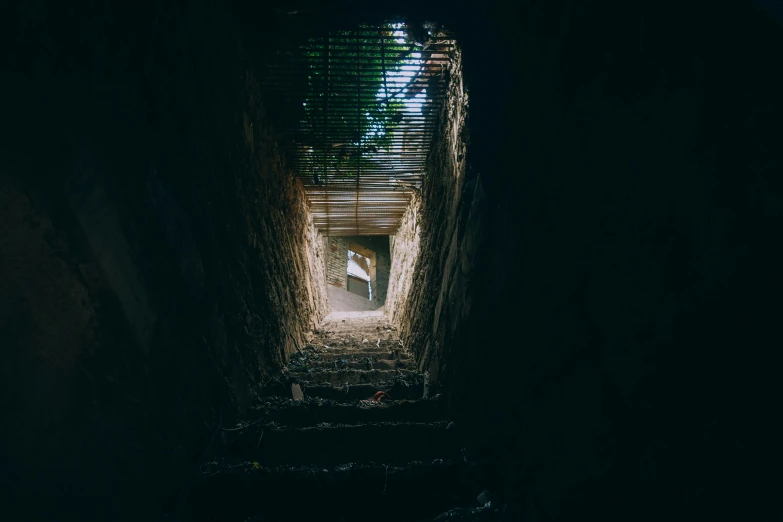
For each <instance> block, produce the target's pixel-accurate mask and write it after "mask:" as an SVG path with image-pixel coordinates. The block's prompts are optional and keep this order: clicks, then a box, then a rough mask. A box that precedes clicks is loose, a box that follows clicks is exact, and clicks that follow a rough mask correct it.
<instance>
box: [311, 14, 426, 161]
mask: <svg viewBox="0 0 783 522" xmlns="http://www.w3.org/2000/svg"><path fill="white" fill-rule="evenodd" d="M395 32H396V34H395ZM401 33H402V36H401V35H400V34H401ZM398 38H400V39H402V40H404V43H400V42H399V41H397V39H398ZM418 51H421V45H416V44H415V43H412V42H409V41H408V38H407V37H406V36H405V33H404V30H403V28H402V24H391V23H389V24H385V25H383V26H381V27H378V26H360V27H359V28H358V29H356V30H354V31H337V32H335V33H332V34H330V35H329V36H328V37H326V38H312V39H310V41H309V42H308V44H307V45H306V46H305V48H304V52H305V57H306V60H307V62H308V66H309V69H310V70H309V73H308V95H307V98H306V100H305V106H304V121H303V122H302V130H303V131H304V132H305V133H306V134H310V135H311V136H312V138H313V139H312V140H311V144H312V149H313V154H315V155H317V157H323V158H324V160H326V161H328V162H329V163H330V164H331V165H330V166H332V167H336V170H338V171H339V169H340V167H342V166H343V165H345V164H347V163H348V162H350V161H352V160H353V159H354V158H356V156H357V155H361V154H373V153H376V152H378V151H381V150H383V149H387V148H388V147H389V146H390V145H391V141H392V132H393V130H394V129H395V128H397V126H398V124H399V122H400V121H401V120H402V111H403V110H404V109H405V103H404V101H405V86H406V85H407V84H406V82H404V81H401V77H400V76H399V74H400V72H401V71H403V70H404V68H407V69H409V70H410V69H414V70H415V66H418V65H419V60H417V59H416V57H415V56H416V55H415V53H416V52H418ZM405 66H407V67H405ZM327 136H328V137H329V139H328V140H326V139H325V137H327ZM325 166H326V165H324V167H325Z"/></svg>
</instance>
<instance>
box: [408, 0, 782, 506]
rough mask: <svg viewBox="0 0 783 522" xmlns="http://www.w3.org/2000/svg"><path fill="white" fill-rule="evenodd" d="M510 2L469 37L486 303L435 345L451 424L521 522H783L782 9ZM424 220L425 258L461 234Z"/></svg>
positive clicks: (479, 279)
mask: <svg viewBox="0 0 783 522" xmlns="http://www.w3.org/2000/svg"><path fill="white" fill-rule="evenodd" d="M515 5H516V6H517V7H513V8H508V9H507V8H503V9H498V10H497V11H494V10H493V9H492V8H491V7H490V6H486V10H485V11H482V12H483V13H484V14H485V16H478V15H474V16H473V17H471V18H472V19H471V20H470V21H469V22H468V21H466V22H465V25H464V26H462V27H463V28H464V29H465V30H464V31H462V33H461V34H462V39H461V42H462V45H463V51H464V53H463V57H464V60H463V65H464V71H465V80H466V83H467V85H468V87H469V94H470V136H471V141H470V144H469V147H468V151H467V155H468V162H469V164H470V168H471V169H475V170H476V171H478V172H480V175H481V181H482V186H483V191H484V194H483V196H482V200H483V203H482V204H481V206H480V208H481V209H482V212H481V213H480V214H481V216H482V217H481V220H482V222H483V223H484V225H483V226H482V234H481V243H480V247H479V248H478V250H477V251H478V257H477V258H476V260H475V261H474V263H473V264H474V266H475V267H477V269H476V270H474V276H473V282H472V283H471V284H472V289H470V290H469V291H470V292H472V296H473V297H472V299H471V300H470V301H469V302H470V303H472V304H471V305H470V309H469V310H470V311H469V313H468V315H464V313H463V316H462V317H463V320H462V321H460V322H458V323H457V324H458V328H459V332H458V335H456V336H454V337H452V339H453V340H454V341H456V342H452V343H450V345H449V346H448V347H447V348H446V349H445V351H443V352H442V353H441V352H438V349H435V350H433V348H432V347H430V348H429V353H434V354H435V357H434V359H433V364H434V365H436V366H437V369H438V384H439V386H440V387H441V389H442V390H444V391H447V392H448V395H449V396H450V399H451V404H452V411H453V412H454V414H455V416H456V418H457V421H456V424H458V425H461V426H463V429H464V430H466V432H468V433H471V434H472V442H471V443H470V445H471V447H473V448H483V452H484V453H483V454H484V455H485V456H487V457H488V458H490V459H491V460H492V461H494V462H495V463H496V466H497V468H496V469H497V470H498V472H499V476H503V477H505V479H504V480H505V483H504V486H503V487H500V490H503V489H505V491H506V494H507V497H508V498H513V499H515V501H516V504H515V508H514V509H515V511H516V516H512V517H510V518H511V519H514V520H528V521H544V520H546V521H551V520H580V519H585V518H600V519H602V520H629V519H633V520H660V519H663V518H667V517H671V516H676V517H677V518H682V519H723V520H729V519H735V518H752V519H759V520H763V519H773V518H775V517H777V513H779V510H780V508H779V506H777V505H776V503H775V501H774V500H773V499H775V493H774V492H773V488H774V486H772V485H771V483H770V477H773V476H775V473H776V471H775V470H776V469H778V468H779V466H780V464H781V462H783V455H781V446H780V444H779V443H778V440H780V438H781V436H783V433H781V427H780V426H779V423H775V422H773V421H772V420H771V419H770V418H769V412H770V411H775V410H776V409H777V397H778V395H779V394H778V393H776V391H775V390H776V388H777V383H778V382H779V376H778V373H779V372H778V368H779V367H780V363H781V355H780V351H779V350H777V349H774V348H772V346H778V345H779V344H781V343H780V340H781V335H780V331H779V326H778V325H779V320H778V318H779V317H780V315H781V312H783V302H781V300H780V298H779V296H780V295H781V294H783V272H781V270H780V268H779V267H780V266H783V251H781V249H780V248H778V247H777V245H776V240H775V239H772V238H774V237H777V234H778V231H779V230H780V229H781V227H783V185H781V177H780V175H779V172H780V171H781V166H782V165H783V156H782V154H783V150H782V149H781V148H780V147H779V146H778V143H779V141H780V136H781V132H780V128H779V121H780V120H781V118H783V103H782V101H781V97H780V95H779V93H780V92H781V91H783V83H782V82H783V78H781V77H780V75H777V74H776V72H774V71H773V70H772V68H770V63H772V62H774V60H775V57H776V56H779V55H780V53H781V51H782V50H783V41H782V38H781V34H783V33H781V31H780V21H779V20H772V19H769V18H765V16H764V15H763V13H761V12H757V11H754V10H753V8H752V7H749V6H748V5H745V4H739V3H737V4H735V5H731V4H728V3H724V4H720V5H719V4H716V3H707V2H704V3H702V2H692V3H687V4H682V3H674V2H654V3H652V2H651V3H623V2H612V1H599V2H591V3H587V4H585V3H579V2H563V3H558V2H543V1H542V2H538V1H533V2H526V3H518V4H515ZM675 13H676V14H675ZM468 28H469V30H468ZM727 28H730V30H731V31H732V32H733V34H735V35H736V37H735V38H732V39H731V40H727V39H726V38H725V31H726V29H727ZM488 35H492V37H491V38H489V37H488ZM500 49H507V50H508V51H507V52H504V51H500ZM476 192H478V190H477V191H476ZM448 194H449V192H447V196H446V197H447V198H448V197H450V196H449V195H448ZM426 205H427V199H426V194H425V201H424V209H423V213H425V212H427V210H426ZM451 206H453V203H451ZM447 208H448V207H447ZM469 222H470V220H469ZM426 223H428V224H427V225H426V226H428V227H429V226H431V224H432V222H431V221H429V222H426ZM468 226H469V225H468ZM422 227H423V230H422V248H421V251H422V255H424V252H425V250H427V249H428V248H430V247H427V246H425V245H426V238H427V237H428V235H430V236H431V237H433V238H436V237H437V235H438V234H440V236H441V237H440V238H439V241H442V242H443V244H445V245H449V244H451V243H452V242H453V239H452V236H451V235H450V234H449V228H450V225H449V222H448V220H444V225H443V226H442V229H443V232H438V233H434V232H427V231H426V230H424V227H425V220H424V219H423V220H422ZM469 234H470V233H469V232H466V233H465V237H467V236H468V235H469ZM444 249H445V247H444ZM444 257H445V259H446V260H447V261H446V262H445V263H444V262H443V259H444ZM448 259H449V258H448V256H443V255H442V254H441V255H440V256H438V257H434V258H433V259H432V265H433V268H431V269H430V271H431V272H433V273H436V274H437V273H440V274H445V273H446V271H445V270H443V269H441V268H440V267H439V264H438V262H439V261H440V263H441V266H444V267H445V266H448ZM479 268H480V269H479ZM458 274H459V273H458V272H457V273H455V275H454V276H453V278H454V279H449V278H448V277H443V278H442V279H440V280H443V281H446V282H447V284H450V285H452V286H454V285H453V283H451V281H454V280H456V278H457V277H459V276H458ZM435 280H436V281H437V280H438V279H435ZM425 283H426V279H425ZM414 288H419V287H418V285H417V284H416V283H414ZM428 291H429V290H423V292H424V293H426V292H428ZM435 291H436V292H439V293H440V294H439V295H449V292H451V291H450V290H448V291H446V290H444V289H443V288H436V289H435ZM433 299H434V297H423V298H421V301H422V302H432V300H433ZM458 302H459V301H458V300H457V299H455V303H458ZM447 304H448V306H453V305H452V304H451V302H450V301H449V302H448V303H447ZM422 308H423V311H424V312H425V313H433V312H435V314H434V315H432V316H431V317H433V318H434V321H433V323H434V324H432V328H433V329H432V335H433V337H434V338H435V339H434V340H435V341H436V342H437V341H438V339H439V337H438V336H439V335H441V334H440V333H439V332H438V330H439V329H440V328H441V327H440V326H439V325H440V324H442V322H443V321H444V317H445V316H444V313H445V312H443V311H441V313H440V317H438V315H437V309H438V308H437V306H435V307H432V308H428V307H422ZM445 308H446V307H445V306H444V308H442V310H445ZM465 308H466V307H465V306H463V310H464V309H465ZM448 316H452V317H453V316H454V312H453V311H452V313H451V314H449V315H448ZM446 317H447V316H446ZM413 319H414V322H413V323H412V324H413V325H415V324H416V323H415V318H413ZM449 324H450V325H453V324H454V322H453V321H450V323H449ZM422 329H423V328H422ZM411 334H412V335H416V330H415V329H414V330H412V331H411ZM422 353H424V354H426V353H427V348H426V344H425V347H424V352H422Z"/></svg>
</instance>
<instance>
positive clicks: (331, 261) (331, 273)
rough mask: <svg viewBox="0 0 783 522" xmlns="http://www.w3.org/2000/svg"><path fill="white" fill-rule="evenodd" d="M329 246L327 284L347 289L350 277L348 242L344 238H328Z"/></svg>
mask: <svg viewBox="0 0 783 522" xmlns="http://www.w3.org/2000/svg"><path fill="white" fill-rule="evenodd" d="M326 241H327V244H328V252H327V261H326V282H327V283H328V284H330V285H333V286H337V287H339V288H345V284H346V283H345V281H346V278H347V276H348V240H347V239H346V238H344V237H339V236H332V237H328V238H326Z"/></svg>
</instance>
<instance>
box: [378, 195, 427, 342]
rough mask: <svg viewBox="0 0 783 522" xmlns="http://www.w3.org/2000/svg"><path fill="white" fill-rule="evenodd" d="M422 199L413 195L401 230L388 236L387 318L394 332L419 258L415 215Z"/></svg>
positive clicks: (398, 324) (400, 317)
mask: <svg viewBox="0 0 783 522" xmlns="http://www.w3.org/2000/svg"><path fill="white" fill-rule="evenodd" d="M420 205H421V199H420V198H419V196H417V195H415V196H414V197H413V198H412V199H411V203H410V206H409V207H408V210H406V211H405V215H404V216H403V218H402V222H401V223H400V228H399V229H398V230H397V233H396V234H394V235H393V236H389V250H390V251H391V259H392V262H391V269H390V274H389V289H388V292H387V295H386V318H387V320H388V321H389V322H391V323H392V324H393V325H395V326H396V327H397V328H400V327H401V326H402V311H403V310H404V307H405V303H406V302H407V299H408V295H409V293H410V289H411V283H412V282H413V272H414V270H415V268H416V259H417V258H418V256H419V231H420V230H421V228H420V227H419V226H418V217H417V216H418V213H419V211H420Z"/></svg>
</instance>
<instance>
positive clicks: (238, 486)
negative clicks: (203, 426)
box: [191, 311, 483, 522]
mask: <svg viewBox="0 0 783 522" xmlns="http://www.w3.org/2000/svg"><path fill="white" fill-rule="evenodd" d="M426 388H427V384H426V383H425V376H424V375H422V374H421V373H419V372H418V371H417V370H416V368H415V361H414V359H413V357H412V355H411V354H410V353H409V352H408V351H407V350H406V349H405V347H404V346H403V345H402V343H401V342H400V340H399V336H398V334H397V332H396V330H395V329H394V328H393V327H391V326H389V325H388V324H386V322H385V320H384V317H383V314H382V312H380V311H374V312H334V313H332V314H330V315H329V316H328V317H327V318H326V320H325V321H324V323H323V324H322V326H321V328H320V329H319V330H318V331H316V332H313V333H312V335H310V336H308V342H307V344H306V345H305V346H303V347H301V349H300V350H299V352H298V354H295V355H294V356H292V357H291V358H290V361H289V364H288V366H287V367H286V368H284V369H283V370H282V371H281V372H280V374H279V375H276V376H274V377H273V378H272V379H270V380H269V381H268V382H267V383H264V385H263V386H262V389H261V396H260V398H259V402H258V404H257V405H256V407H255V410H256V413H257V415H256V418H255V419H249V420H248V421H247V422H246V423H243V424H241V425H239V426H237V427H236V428H224V429H222V430H221V433H220V436H221V437H222V440H223V451H222V456H221V457H220V458H216V459H214V460H211V461H210V462H207V463H205V464H204V466H202V472H201V477H200V481H199V482H198V484H196V485H195V486H194V487H193V488H192V490H191V506H192V508H193V515H194V519H196V520H200V521H214V520H220V521H224V522H228V521H240V522H241V521H245V520H252V521H254V522H259V521H265V522H270V521H294V520H336V521H349V520H351V521H352V520H356V521H359V520H363V521H364V520H389V521H391V520H394V521H404V520H410V521H419V520H421V521H424V520H433V519H434V518H435V517H438V515H439V514H442V513H444V512H446V511H447V510H449V509H450V508H452V507H454V506H476V505H477V504H476V502H477V501H476V496H477V495H478V494H479V493H480V492H481V491H482V489H483V486H482V482H483V479H482V475H483V472H482V471H481V469H480V466H479V465H478V464H476V463H475V462H472V461H471V459H469V458H468V456H467V455H466V453H465V449H464V448H463V446H462V444H461V441H460V436H459V429H458V426H456V425H455V424H454V423H453V422H451V421H450V420H449V419H448V418H447V417H446V415H445V412H444V408H443V402H442V401H441V400H440V397H438V396H432V397H430V396H428V395H429V394H428V393H427V391H428V390H426ZM299 390H301V392H302V393H301V395H298V391H299ZM378 392H384V393H380V394H379V393H378ZM295 393H296V394H297V396H296V398H295ZM374 396H376V397H378V396H380V397H379V398H378V399H377V400H373V397H374ZM440 518H441V517H439V519H440ZM449 519H450V520H451V519H452V518H449Z"/></svg>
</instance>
